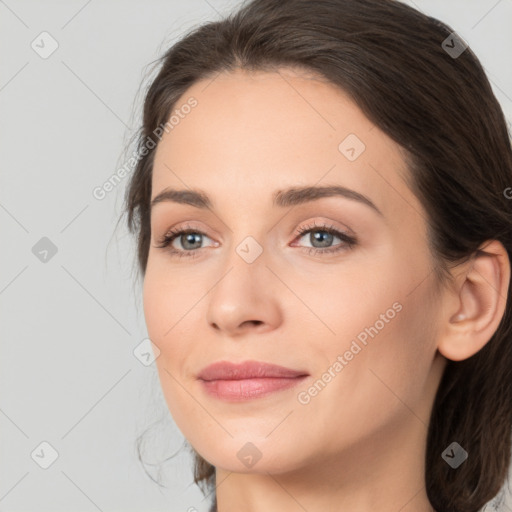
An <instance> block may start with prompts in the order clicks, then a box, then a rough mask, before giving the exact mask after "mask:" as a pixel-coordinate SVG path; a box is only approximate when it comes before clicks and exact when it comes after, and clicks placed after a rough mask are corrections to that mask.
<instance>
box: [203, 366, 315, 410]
mask: <svg viewBox="0 0 512 512" xmlns="http://www.w3.org/2000/svg"><path fill="white" fill-rule="evenodd" d="M308 376H309V374H308V373H307V372H306V371H303V370H293V369H291V368H286V367H284V366H278V365H275V364H269V363H263V362H259V361H245V362H243V363H240V364H235V363H231V362H229V361H219V362H217V363H214V364H212V365H210V366H207V367H206V368H203V370H202V371H201V372H200V373H199V375H198V380H199V381H200V382H201V384H202V385H203V388H204V389H205V390H206V391H207V392H208V393H209V394H210V395H212V396H214V397H215V398H218V399H221V400H227V401H243V400H251V399H253V398H259V397H263V396H267V395H269V394H270V393H274V392H277V391H283V390H285V389H289V388H291V387H293V386H296V385H298V384H299V383H300V382H302V381H303V380H304V379H305V378H306V377H308Z"/></svg>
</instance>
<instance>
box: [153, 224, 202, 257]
mask: <svg viewBox="0 0 512 512" xmlns="http://www.w3.org/2000/svg"><path fill="white" fill-rule="evenodd" d="M203 237H206V235H205V233H203V232H202V231H199V230H198V229H193V228H190V227H185V228H183V229H171V230H169V231H168V232H167V233H166V234H165V235H164V236H163V237H162V238H161V239H160V240H159V241H158V243H157V245H156V246H155V247H157V248H159V249H164V248H168V250H169V252H170V253H171V254H172V255H176V256H178V257H182V256H185V257H195V256H196V255H197V253H198V249H202V248H203V247H200V245H201V242H202V239H203ZM207 238H208V237H207ZM176 239H178V242H180V244H181V246H182V247H183V248H184V250H182V249H176V248H175V247H173V246H172V245H171V244H172V243H173V242H174V240H176ZM198 245H199V247H198Z"/></svg>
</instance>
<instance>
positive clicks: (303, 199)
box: [151, 185, 384, 217]
mask: <svg viewBox="0 0 512 512" xmlns="http://www.w3.org/2000/svg"><path fill="white" fill-rule="evenodd" d="M336 196H338V197H343V198H345V199H350V200H353V201H357V202H359V203H361V204H364V205H366V206H368V207H370V208H371V209H373V210H374V211H375V212H376V213H378V214H379V215H381V216H382V217H383V216H384V215H383V213H382V212H381V211H380V210H379V208H377V206H376V205H375V204H374V203H373V202H372V201H371V200H370V199H369V198H368V197H366V196H365V195H363V194H361V193H359V192H356V191H355V190H352V189H350V188H346V187H342V186H339V185H332V186H324V187H316V186H307V187H293V188H289V189H286V190H278V191H277V192H275V193H274V195H273V198H272V204H273V206H277V207H281V208H285V207H288V206H296V205H300V204H304V203H308V202H311V201H316V200H317V199H321V198H324V197H336ZM162 202H173V203H178V204H187V205H190V206H194V207H196V208H201V209H210V208H211V207H212V201H211V200H210V198H209V197H208V195H207V194H205V193H204V192H203V191H202V190H194V189H188V190H176V189H171V188H166V189H164V190H163V191H162V192H160V193H159V194H158V195H157V196H155V197H154V198H153V199H152V201H151V209H152V208H153V206H155V204H158V203H162Z"/></svg>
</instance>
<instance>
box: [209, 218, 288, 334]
mask: <svg viewBox="0 0 512 512" xmlns="http://www.w3.org/2000/svg"><path fill="white" fill-rule="evenodd" d="M241 224H242V223H238V226H232V227H231V229H232V233H231V244H229V245H230V247H229V250H228V251H226V254H225V259H224V261H223V265H222V269H219V274H220V275H219V276H218V280H217V282H216V285H215V286H214V287H213V289H212V290H211V292H210V294H209V298H208V323H209V324H210V325H214V326H216V327H218V328H220V329H221V330H224V331H233V332H235V331H236V330H237V329H239V328H241V326H242V325H244V324H247V322H253V323H256V324H260V323H264V324H267V328H268V327H269V324H270V325H273V324H275V323H276V322H277V321H278V318H279V317H280V313H279V305H278V303H277V300H276V298H277V292H278V290H277V288H276V287H277V286H278V285H279V284H278V283H277V281H278V280H277V279H276V278H275V276H274V275H273V273H272V272H271V271H270V270H269V268H267V264H269V266H271V263H269V258H268V254H267V251H266V250H265V249H264V247H263V241H261V242H260V241H259V240H257V239H256V236H257V237H258V238H260V239H261V238H262V237H264V234H262V235H256V236H253V235H250V234H246V233H250V232H252V233H255V231H254V229H252V230H249V224H251V226H255V225H254V224H252V223H250V222H249V223H246V222H244V223H243V224H244V225H243V226H242V225H241ZM257 232H258V233H262V231H261V230H258V231H257Z"/></svg>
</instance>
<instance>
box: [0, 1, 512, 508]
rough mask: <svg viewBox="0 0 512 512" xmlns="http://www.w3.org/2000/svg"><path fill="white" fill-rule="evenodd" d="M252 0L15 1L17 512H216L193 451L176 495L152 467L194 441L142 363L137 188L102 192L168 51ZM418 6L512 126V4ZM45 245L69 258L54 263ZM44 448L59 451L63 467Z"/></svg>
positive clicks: (2, 18)
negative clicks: (481, 76) (139, 446)
mask: <svg viewBox="0 0 512 512" xmlns="http://www.w3.org/2000/svg"><path fill="white" fill-rule="evenodd" d="M238 3H239V2H237V1H235V0H231V1H229V2H226V1H217V0H208V1H206V0H188V1H187V2H179V1H177V0H166V1H158V0H152V1H151V2H142V1H133V0H130V1H127V0H125V1H121V0H113V1H100V0H89V1H87V0H74V1H67V2H64V1H57V0H53V1H45V2H37V1H34V0H33V1H29V0H5V1H2V0H0V49H1V50H0V51H1V61H0V62H1V66H0V70H1V73H0V115H1V123H0V126H1V134H0V151H1V162H2V165H1V173H2V186H1V187H0V222H1V227H2V242H1V243H2V245H3V247H4V250H2V251H0V257H1V268H2V272H1V274H0V308H1V313H2V323H1V342H2V345H1V347H2V357H1V358H0V365H1V366H0V379H1V389H2V391H3V393H2V395H1V401H0V428H1V432H2V433H1V436H0V443H1V466H0V471H1V473H0V510H1V511H13V512H14V511H38V512H39V511H41V512H42V511H54V512H57V511H69V510H71V509H72V510H74V511H84V512H85V511H95V510H102V511H104V512H107V511H124V512H128V511H136V510H139V511H140V510H144V511H146V512H149V511H164V510H166V511H172V512H174V511H186V510H188V509H189V508H190V507H195V509H196V510H198V511H203V510H206V509H207V506H206V505H207V504H206V502H205V501H202V499H203V496H202V494H201V492H200V491H199V489H198V488H197V487H196V486H195V485H193V483H192V458H191V456H190V455H189V454H188V453H187V452H186V450H182V451H181V452H180V453H179V454H178V455H177V456H176V457H175V458H174V459H172V460H171V461H169V462H167V463H166V464H165V465H164V467H163V468H164V471H163V473H162V477H164V478H165V479H166V480H165V481H166V482H167V485H169V488H168V489H165V488H163V489H160V488H159V487H158V486H157V485H156V484H155V483H154V482H153V481H152V480H151V479H150V478H149V477H148V476H147V475H146V474H145V472H144V471H143V469H142V467H141V465H140V463H139V461H138V459H137V456H136V450H135V440H136V438H137V436H139V435H140V434H142V432H143V431H144V430H145V429H146V428H148V427H150V426H151V425H152V424H154V422H156V421H157V420H159V419H161V420H162V421H161V422H160V424H157V425H160V426H158V427H157V428H155V429H154V432H152V433H150V435H149V441H151V443H150V444H149V445H148V455H147V457H148V461H149V462H157V461H158V460H159V457H160V459H163V458H166V457H168V456H169V455H171V454H172V453H175V452H177V451H178V450H179V449H180V447H181V446H182V444H183V441H184V438H183V436H182V435H181V433H180V432H179V431H178V429H177V428H176V426H175V425H174V423H173V422H172V419H171V418H170V415H169V413H168V410H167V408H166V405H165V402H164V400H163V396H162V394H161V390H160V387H159V382H158V377H157V373H156V368H155V367H154V364H151V365H149V366H145V365H144V364H142V363H141V361H140V360H139V359H137V358H136V357H135V356H134V353H133V351H134V349H135V348H136V347H137V346H138V345H139V344H140V343H141V342H142V341H143V340H144V339H145V338H146V336H147V332H146V329H145V324H144V317H143V313H142V303H141V294H140V282H138V281H136V279H135V277H136V276H135V273H134V272H133V261H134V250H133V247H134V246H133V244H132V242H131V240H130V238H129V236H128V235H127V231H126V229H125V228H124V225H121V226H120V227H119V229H117V230H115V224H116V221H117V219H118V217H119V214H120V212H121V207H122V202H123V192H124V185H125V184H126V182H127V179H125V181H124V182H123V183H121V184H120V185H119V186H117V187H116V188H115V189H114V190H113V191H112V192H110V193H109V194H108V195H107V196H106V197H105V199H103V200H98V199H95V198H94V196H93V194H92V191H93V189H94V188H95V187H97V186H101V185H102V184H103V183H104V182H105V181H106V180H107V179H108V178H109V177H110V176H111V175H112V174H113V173H114V172H115V171H116V169H118V168H120V167H121V166H122V165H123V164H124V163H125V160H126V153H124V152H123V150H124V147H125V144H126V143H127V142H128V140H129V137H131V135H132V134H133V132H134V130H135V129H136V128H137V125H138V120H139V118H138V116H139V112H140V102H141V100H142V92H143V89H140V86H141V83H142V82H143V79H144V77H145V76H146V75H147V74H148V73H149V71H150V69H151V63H152V62H153V61H154V59H156V58H157V57H158V56H160V55H161V53H162V52H163V51H164V50H165V49H166V48H167V46H168V45H169V44H171V43H172V42H173V41H175V40H176V39H177V38H179V36H180V35H182V34H183V33H184V32H185V31H186V30H187V29H189V28H191V27H192V26H195V25H197V24H200V23H201V22H203V21H206V20H213V19H217V18H218V17H219V16H220V15H221V14H223V13H226V12H227V11H228V10H229V9H230V8H231V7H233V6H235V5H237V4H238ZM406 3H409V4H410V5H415V6H416V7H417V8H419V9H420V10H422V11H424V12H426V13H428V14H430V15H433V16H435V17H438V18H439V19H441V20H442V21H444V22H446V23H448V24H449V25H451V26H452V27H453V29H454V30H456V31H457V32H458V33H459V34H460V35H461V36H462V37H463V38H464V39H465V40H466V41H467V42H468V43H469V44H470V46H471V47H472V49H473V50H474V51H475V52H476V54H477V56H479V58H480V59H481V61H482V63H483V65H484V66H485V68H486V71H487V73H488V76H489V78H490V80H491V82H492V85H493V88H494V91H495V94H496V96H497V98H498V99H499V101H500V102H501V104H502V106H503V109H504V111H505V114H506V116H507V118H508V119H509V120H511V119H512V66H511V65H510V62H511V55H512V30H511V26H512V0H500V1H496V0H475V1H467V0H457V1H455V0H451V1H449V2H448V1H446V0H425V1H422V0H415V1H414V2H412V1H408V2H406ZM43 31H47V32H48V33H49V34H51V36H52V38H54V39H55V40H56V41H57V43H58V45H59V46H58V48H57V50H56V51H55V52H54V53H53V54H52V55H50V56H49V57H48V58H46V59H43V58H42V57H40V55H39V54H38V53H36V51H35V50H34V49H33V48H32V47H31V43H32V41H34V40H35V41H36V43H37V42H38V41H40V38H39V37H38V36H39V34H41V32H43ZM49 44H50V41H49V40H48V39H47V40H46V42H45V48H46V50H48V48H49V47H50V46H49ZM39 45H40V46H41V45H42V43H40V42H39ZM40 51H42V49H41V50H40ZM511 185H512V184H511ZM43 237H46V238H48V239H49V240H50V241H51V243H52V244H53V245H54V246H55V247H56V250H57V252H56V254H54V255H53V256H52V253H51V251H50V252H49V253H48V255H47V256H46V260H47V261H45V262H43V261H41V260H40V258H43V257H44V252H39V251H43V250H44V248H45V247H46V246H45V244H48V242H47V241H42V242H41V241H40V240H41V239H42V238H43ZM36 244H42V245H36ZM34 246H36V249H34V250H33V247H34ZM34 252H36V253H38V252H39V255H37V254H34ZM42 442H47V443H49V444H50V445H51V446H52V447H53V448H54V449H55V450H56V452H57V453H58V458H57V459H56V460H55V462H53V464H52V465H51V466H49V467H48V468H47V469H42V468H41V467H40V464H45V461H46V463H48V462H50V461H51V459H50V457H51V450H50V449H49V448H47V447H46V446H45V445H42V446H41V443H42ZM148 469H150V467H149V466H148ZM191 510H192V509H191ZM503 510H512V507H511V506H510V505H509V506H508V507H506V506H504V507H503Z"/></svg>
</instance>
